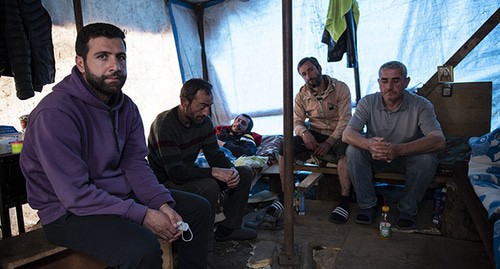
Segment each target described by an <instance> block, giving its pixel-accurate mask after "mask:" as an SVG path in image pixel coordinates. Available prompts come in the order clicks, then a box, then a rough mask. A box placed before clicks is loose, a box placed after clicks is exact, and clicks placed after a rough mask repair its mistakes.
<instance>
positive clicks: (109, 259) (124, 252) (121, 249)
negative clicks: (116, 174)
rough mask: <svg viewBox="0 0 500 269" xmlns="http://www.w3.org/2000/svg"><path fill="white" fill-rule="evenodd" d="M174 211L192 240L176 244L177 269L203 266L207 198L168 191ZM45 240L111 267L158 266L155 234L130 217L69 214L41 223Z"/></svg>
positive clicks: (208, 230) (208, 216) (208, 229)
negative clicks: (89, 256)
mask: <svg viewBox="0 0 500 269" xmlns="http://www.w3.org/2000/svg"><path fill="white" fill-rule="evenodd" d="M171 192H172V196H173V198H174V199H175V201H176V206H175V208H174V209H175V210H176V212H177V213H179V215H181V216H182V218H183V221H184V222H186V223H188V224H189V228H191V231H192V232H193V239H192V241H190V242H184V241H183V240H182V239H181V238H180V239H178V240H177V241H175V242H174V243H178V255H179V256H178V264H179V268H203V269H206V268H207V249H208V235H209V233H212V230H213V222H212V223H211V222H210V221H211V220H212V218H211V210H210V205H209V203H208V201H207V200H206V199H205V198H203V197H200V196H197V195H193V194H191V193H187V192H182V191H175V190H171ZM43 229H44V231H45V234H46V236H47V239H48V240H49V241H50V242H52V243H54V244H56V245H59V246H64V247H68V248H70V249H73V250H77V251H80V252H83V253H86V254H88V255H91V256H94V257H96V258H98V259H100V260H102V261H104V262H106V263H107V264H108V266H110V267H112V268H141V269H142V268H152V269H153V268H155V269H158V268H162V262H163V261H162V258H161V256H162V251H161V248H160V243H159V242H158V240H157V239H156V236H155V235H154V234H153V233H152V232H151V231H150V230H148V229H147V228H145V227H144V226H142V225H141V224H139V223H136V222H133V221H131V220H127V219H123V218H120V217H118V216H113V215H92V216H77V215H74V214H72V213H69V212H68V213H67V214H66V215H64V216H62V217H60V218H59V219H57V220H55V221H54V222H52V223H50V224H47V225H44V226H43Z"/></svg>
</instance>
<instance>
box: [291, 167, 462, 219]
mask: <svg viewBox="0 0 500 269" xmlns="http://www.w3.org/2000/svg"><path fill="white" fill-rule="evenodd" d="M293 169H294V171H310V172H312V173H311V174H309V175H308V176H307V177H306V178H304V179H303V180H302V181H301V182H300V183H299V185H298V186H297V191H298V192H299V193H298V194H297V197H298V198H297V199H296V210H297V211H298V213H299V215H303V214H305V208H304V203H303V202H301V201H300V199H302V198H303V197H304V194H305V193H306V192H307V191H308V190H309V189H310V188H311V187H312V186H314V185H315V184H316V183H317V182H318V181H319V180H320V179H321V178H322V177H323V176H324V175H325V174H330V175H338V172H337V166H336V165H334V164H331V163H328V165H327V164H325V163H323V164H320V165H317V164H307V165H297V164H296V165H294V168H293ZM373 178H374V180H375V181H379V182H385V183H390V184H399V185H402V184H404V182H405V178H404V175H402V174H398V173H394V172H383V173H375V174H374V175H373ZM452 180H453V174H439V173H438V174H437V175H436V176H434V180H433V181H432V182H433V183H434V184H437V185H439V186H444V185H446V183H448V182H450V181H452Z"/></svg>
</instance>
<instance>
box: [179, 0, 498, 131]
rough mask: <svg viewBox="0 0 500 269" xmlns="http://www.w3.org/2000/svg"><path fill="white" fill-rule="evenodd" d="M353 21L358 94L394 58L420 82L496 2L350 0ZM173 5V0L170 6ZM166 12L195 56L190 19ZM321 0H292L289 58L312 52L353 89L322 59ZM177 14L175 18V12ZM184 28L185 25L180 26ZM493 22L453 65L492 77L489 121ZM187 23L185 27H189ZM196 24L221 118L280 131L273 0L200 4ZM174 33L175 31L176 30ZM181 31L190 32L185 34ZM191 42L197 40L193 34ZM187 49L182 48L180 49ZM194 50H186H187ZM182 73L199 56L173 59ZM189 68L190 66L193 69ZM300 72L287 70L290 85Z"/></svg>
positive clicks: (372, 86)
mask: <svg viewBox="0 0 500 269" xmlns="http://www.w3.org/2000/svg"><path fill="white" fill-rule="evenodd" d="M358 3H359V9H360V21H359V25H358V29H357V38H358V58H359V70H360V86H361V95H362V96H363V95H365V94H368V93H373V92H376V91H378V85H377V75H378V68H379V67H380V65H381V64H383V63H384V62H387V61H390V60H399V61H402V62H403V63H405V64H406V65H407V67H408V73H409V76H410V77H411V83H410V86H409V87H410V88H412V89H416V88H417V87H420V86H422V85H423V84H424V83H425V82H427V80H428V79H429V78H430V77H431V76H432V75H433V74H434V73H435V72H436V71H437V66H440V65H442V64H444V63H445V62H446V61H447V60H448V59H449V57H451V55H453V54H454V53H455V52H456V51H457V50H458V48H460V46H462V45H463V43H464V42H465V41H466V40H468V39H469V38H470V36H471V35H472V34H473V33H474V32H475V31H476V30H477V29H478V28H479V27H480V26H481V25H482V24H483V23H484V21H486V20H487V19H488V18H489V17H490V16H491V15H492V14H493V13H494V12H495V11H496V9H497V8H498V7H499V6H500V0H494V1H479V0H476V1H451V0H443V1H419V0H411V1H369V0H358ZM174 6H178V5H173V7H172V10H175V9H176V7H174ZM181 9H182V7H179V12H178V13H175V14H176V15H175V16H173V17H174V19H175V20H176V23H175V27H176V28H177V29H176V31H177V34H178V36H179V43H177V45H178V50H179V51H180V52H178V53H180V54H181V55H182V54H185V55H190V56H191V57H199V54H196V50H195V49H193V47H194V46H195V45H196V44H199V43H196V39H198V37H197V31H195V32H194V33H196V37H194V34H193V30H192V28H191V27H192V26H193V25H195V24H186V25H187V26H186V27H187V28H186V29H184V25H180V24H179V23H178V20H179V19H180V18H181V17H184V16H186V17H190V16H192V13H190V12H183V11H181ZM327 9H328V1H310V0H294V1H293V63H297V62H298V61H299V60H300V59H301V58H302V57H305V56H314V57H316V58H318V60H319V61H320V63H321V64H322V66H323V73H325V74H329V75H332V76H334V77H336V78H338V79H340V80H342V81H344V82H346V83H347V84H348V85H349V87H350V89H351V92H352V97H353V101H354V99H355V93H354V88H355V85H354V74H353V69H350V68H346V62H345V58H344V59H343V60H342V61H341V62H336V63H328V62H327V60H326V56H327V55H326V50H327V48H326V45H325V44H322V43H321V35H322V33H323V30H324V25H325V20H326V18H325V17H326V11H327ZM178 17H179V18H178ZM188 28H189V29H188ZM498 28H499V27H498V26H497V27H496V28H495V29H494V30H493V31H492V32H491V33H490V34H489V36H487V37H486V38H485V39H484V40H483V41H481V43H480V44H479V45H478V46H477V47H476V48H475V49H474V50H473V51H472V52H471V53H470V54H469V55H468V56H467V57H466V58H465V59H464V60H462V62H461V63H460V64H459V65H458V66H457V67H456V68H455V69H454V71H455V74H454V77H455V82H474V81H493V104H492V105H493V107H492V129H493V128H494V127H495V126H499V125H500V120H499V118H500V117H499V105H498V104H497V103H499V102H498V101H499V99H500V98H499V96H500V94H499V78H500V51H499V46H498V40H500V32H499V29H498ZM190 31H191V33H189V32H190ZM204 31H205V36H204V37H205V44H206V55H207V62H208V74H209V78H210V81H211V82H212V83H213V84H214V86H215V88H217V89H218V90H220V91H222V92H223V96H222V97H224V98H225V99H223V100H224V103H223V104H220V105H221V106H224V107H225V108H226V110H227V112H228V114H229V115H227V117H225V118H224V117H222V118H221V119H224V120H228V119H231V118H232V117H233V116H234V115H236V114H238V113H242V112H245V113H249V114H251V115H254V116H263V117H262V118H257V119H256V124H255V126H256V130H258V131H259V132H262V133H266V134H268V133H269V134H271V133H282V126H283V124H282V116H281V109H282V106H283V103H282V102H283V98H282V92H283V86H282V72H283V61H282V33H281V31H282V26H281V1H274V0H248V1H241V0H231V1H223V2H221V3H218V4H213V5H211V6H207V7H206V8H205V10H204ZM184 34H185V36H184V37H182V38H184V40H183V41H182V42H180V40H182V38H181V35H184ZM187 36H192V38H191V39H190V40H188V38H187ZM198 42H199V41H198ZM187 50H189V51H187ZM193 54H194V56H193ZM181 66H182V69H183V71H182V72H183V74H184V75H185V77H184V79H189V78H191V77H196V76H198V77H199V76H201V74H202V73H201V70H199V69H198V68H199V66H200V65H199V61H197V60H191V61H189V57H187V56H186V59H185V60H182V59H181ZM194 70H197V71H196V72H194ZM302 84H303V80H302V79H301V77H300V76H299V75H298V73H295V75H294V92H297V91H298V89H299V87H300V86H301V85H302Z"/></svg>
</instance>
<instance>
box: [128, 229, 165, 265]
mask: <svg viewBox="0 0 500 269" xmlns="http://www.w3.org/2000/svg"><path fill="white" fill-rule="evenodd" d="M130 242H133V247H129V248H127V249H128V250H130V251H127V252H122V257H126V259H128V261H126V262H124V263H125V264H126V265H125V266H124V267H127V266H130V268H146V267H147V268H161V266H162V263H163V262H162V250H161V247H160V243H159V242H158V240H157V239H156V237H155V236H154V235H153V234H152V233H147V234H146V233H144V236H141V237H140V238H138V237H135V238H134V240H131V241H130Z"/></svg>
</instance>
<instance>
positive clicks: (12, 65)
mask: <svg viewBox="0 0 500 269" xmlns="http://www.w3.org/2000/svg"><path fill="white" fill-rule="evenodd" d="M0 6H1V7H0V17H1V19H0V21H1V22H2V23H1V24H0V25H1V27H2V29H1V30H0V35H1V36H0V75H1V76H13V77H14V81H15V84H16V93H17V97H18V98H19V99H21V100H25V99H28V98H30V97H32V96H34V95H35V91H37V92H40V91H42V87H43V86H44V85H46V84H49V83H53V82H54V79H55V60H54V47H53V45H52V32H51V31H52V30H51V29H52V21H51V18H50V15H49V14H48V12H47V10H45V8H44V7H43V6H42V4H41V1H40V0H17V1H13V0H0Z"/></svg>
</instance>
